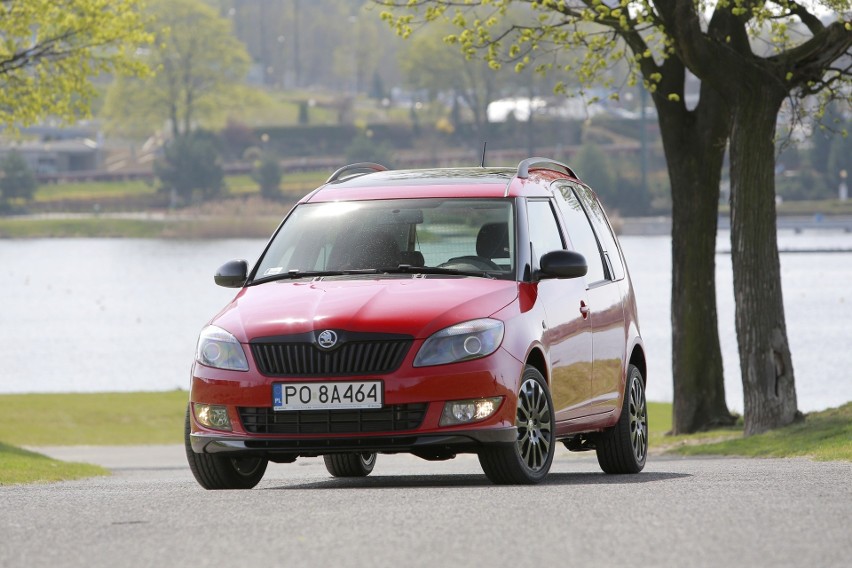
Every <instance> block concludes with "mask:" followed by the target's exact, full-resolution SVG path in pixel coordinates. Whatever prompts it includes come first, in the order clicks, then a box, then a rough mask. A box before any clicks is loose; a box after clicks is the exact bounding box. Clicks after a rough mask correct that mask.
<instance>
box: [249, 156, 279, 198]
mask: <svg viewBox="0 0 852 568" xmlns="http://www.w3.org/2000/svg"><path fill="white" fill-rule="evenodd" d="M281 176H282V172H281V165H280V164H279V163H278V158H276V157H275V156H272V155H270V154H265V155H264V156H263V157H261V159H260V160H257V161H255V163H254V165H253V167H252V171H251V179H253V180H254V181H256V182H257V184H258V185H259V186H260V194H261V195H262V196H263V197H266V198H268V199H275V198H278V197H281Z"/></svg>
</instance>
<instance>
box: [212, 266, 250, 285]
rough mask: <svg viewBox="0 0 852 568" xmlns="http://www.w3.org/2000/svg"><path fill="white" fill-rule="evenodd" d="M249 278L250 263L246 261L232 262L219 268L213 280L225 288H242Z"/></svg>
mask: <svg viewBox="0 0 852 568" xmlns="http://www.w3.org/2000/svg"><path fill="white" fill-rule="evenodd" d="M247 278H248V263H247V262H246V261H245V260H232V261H230V262H226V263H225V264H223V265H222V266H220V267H219V270H217V271H216V274H215V275H214V276H213V280H214V281H215V282H216V284H218V285H219V286H223V287H225V288H242V287H243V284H245V283H246V279H247Z"/></svg>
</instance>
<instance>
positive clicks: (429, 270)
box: [382, 264, 495, 279]
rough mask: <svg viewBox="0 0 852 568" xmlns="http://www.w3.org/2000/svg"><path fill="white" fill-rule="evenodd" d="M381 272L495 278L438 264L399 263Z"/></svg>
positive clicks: (486, 273) (491, 275)
mask: <svg viewBox="0 0 852 568" xmlns="http://www.w3.org/2000/svg"><path fill="white" fill-rule="evenodd" d="M382 272H387V273H388V274H452V275H454V276H476V277H479V278H491V279H494V278H495V276H494V275H493V274H489V273H488V272H480V271H478V270H458V269H455V268H441V267H439V266H411V265H410V264H400V265H399V266H398V267H396V268H387V269H383V270H382Z"/></svg>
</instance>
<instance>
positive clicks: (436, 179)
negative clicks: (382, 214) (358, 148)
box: [302, 162, 576, 203]
mask: <svg viewBox="0 0 852 568" xmlns="http://www.w3.org/2000/svg"><path fill="white" fill-rule="evenodd" d="M554 163H556V162H554ZM371 166H377V165H375V164H371ZM377 167H381V166H377ZM563 167H564V166H563ZM338 171H340V170H338ZM568 171H570V169H569V170H568ZM518 173H519V169H518V168H506V167H493V168H492V167H489V168H482V167H480V168H475V167H474V168H433V169H422V170H383V171H373V172H371V173H366V174H361V175H351V176H348V177H340V178H338V179H334V178H335V177H336V175H337V172H335V175H333V176H332V178H330V181H329V182H327V183H326V184H325V185H323V186H321V187H320V188H318V189H317V190H315V191H314V192H312V193H310V194H309V195H307V196H305V198H304V199H303V200H302V202H311V203H316V202H326V201H354V200H363V199H368V200H369V199H414V198H429V197H438V198H441V197H457V198H465V197H468V198H504V197H520V196H527V197H531V196H541V197H546V196H549V195H550V191H549V190H548V187H549V185H550V182H552V181H554V180H556V179H572V177H573V176H569V175H568V174H566V173H564V172H561V171H555V170H552V169H546V168H539V169H533V168H530V170H529V171H528V172H526V171H525V172H524V175H526V177H523V178H522V177H520V176H519V175H518ZM571 173H573V172H571ZM574 179H576V178H574Z"/></svg>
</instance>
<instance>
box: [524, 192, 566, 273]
mask: <svg viewBox="0 0 852 568" xmlns="http://www.w3.org/2000/svg"><path fill="white" fill-rule="evenodd" d="M527 217H528V218H529V230H530V241H531V242H532V245H533V251H534V252H535V255H536V257H538V258H541V256H542V255H543V254H545V253H548V252H550V251H554V250H561V249H563V248H565V246H564V245H563V244H562V236H561V235H560V234H559V225H558V224H557V223H556V218H555V217H554V216H553V209H552V208H551V207H550V202H549V201H530V202H528V203H527ZM538 258H537V259H536V261H537V260H538Z"/></svg>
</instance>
